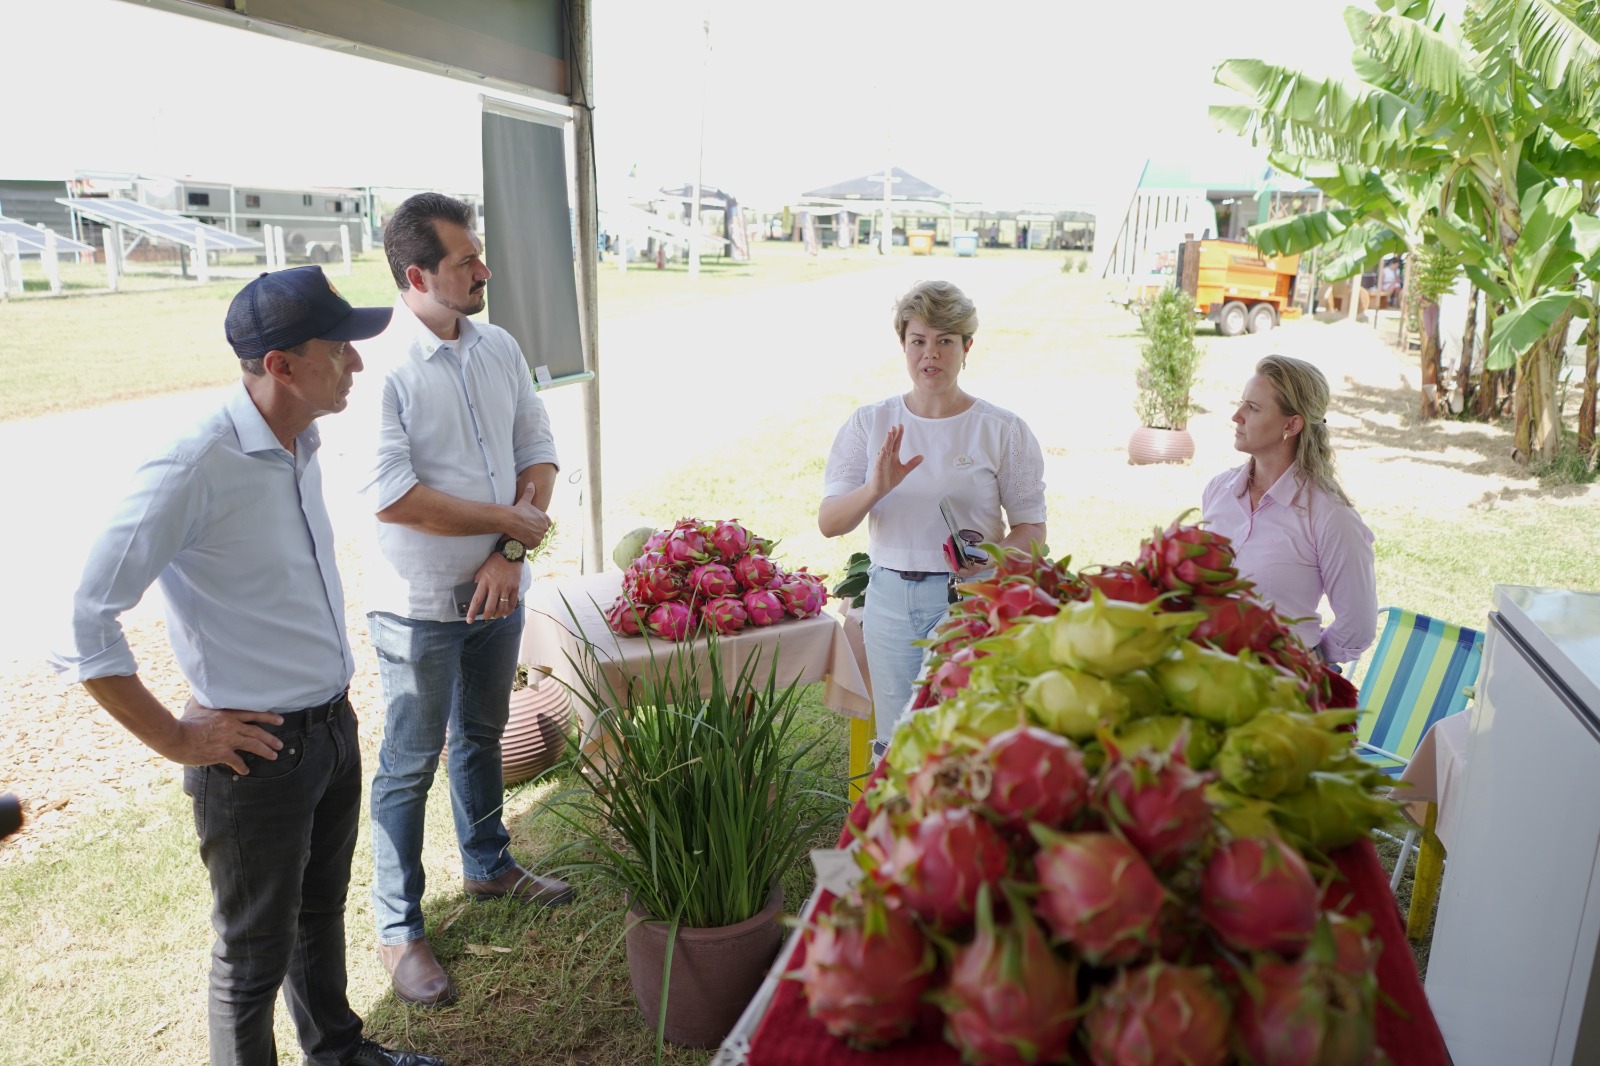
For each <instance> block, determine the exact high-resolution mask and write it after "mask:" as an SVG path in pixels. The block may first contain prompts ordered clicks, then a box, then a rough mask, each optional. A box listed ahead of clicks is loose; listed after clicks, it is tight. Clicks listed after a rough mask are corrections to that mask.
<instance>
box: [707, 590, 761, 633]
mask: <svg viewBox="0 0 1600 1066" xmlns="http://www.w3.org/2000/svg"><path fill="white" fill-rule="evenodd" d="M700 617H701V618H703V619H704V620H705V623H706V625H708V626H710V627H711V628H712V630H713V631H715V632H716V633H719V634H721V635H722V636H727V635H729V634H730V633H737V632H739V630H741V629H743V628H744V626H745V623H746V622H748V621H749V620H750V615H749V612H747V611H746V610H745V609H744V600H742V599H740V598H739V597H738V596H719V597H718V598H716V599H714V600H708V601H707V602H706V603H705V605H704V606H702V607H701V608H700Z"/></svg>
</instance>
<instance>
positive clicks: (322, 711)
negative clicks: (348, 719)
mask: <svg viewBox="0 0 1600 1066" xmlns="http://www.w3.org/2000/svg"><path fill="white" fill-rule="evenodd" d="M348 706H350V690H349V689H345V690H344V691H343V692H341V693H339V694H338V695H337V696H335V697H334V698H333V699H331V700H329V701H328V702H327V703H324V704H320V705H318V706H316V707H306V708H303V709H301V710H298V711H285V712H284V713H283V724H282V725H278V726H268V727H267V728H269V729H282V730H289V731H292V730H298V729H315V728H316V727H317V726H319V725H321V724H322V723H323V722H326V721H328V719H330V718H332V717H333V716H334V715H336V714H338V713H339V711H340V710H342V709H343V708H345V707H348Z"/></svg>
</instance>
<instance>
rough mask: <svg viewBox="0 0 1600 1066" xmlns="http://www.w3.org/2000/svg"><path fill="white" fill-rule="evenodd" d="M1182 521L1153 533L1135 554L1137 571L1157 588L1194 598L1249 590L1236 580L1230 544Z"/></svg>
mask: <svg viewBox="0 0 1600 1066" xmlns="http://www.w3.org/2000/svg"><path fill="white" fill-rule="evenodd" d="M1182 523H1183V517H1182V516H1180V517H1179V519H1178V521H1176V522H1174V523H1172V525H1170V526H1168V527H1167V528H1166V530H1165V531H1164V532H1163V531H1161V530H1157V531H1156V532H1155V533H1153V534H1152V535H1151V537H1150V539H1149V540H1147V541H1145V542H1144V546H1143V547H1142V548H1141V549H1140V550H1139V563H1138V566H1139V569H1140V570H1143V571H1144V572H1145V574H1146V575H1148V576H1149V578H1150V581H1151V583H1152V584H1154V585H1155V586H1156V587H1157V588H1159V589H1162V590H1163V591H1166V592H1178V593H1182V594H1184V595H1195V596H1226V595H1227V594H1228V593H1230V592H1237V591H1239V590H1241V589H1246V588H1249V587H1251V586H1250V582H1248V581H1242V580H1240V578H1239V568H1238V566H1236V565H1235V563H1234V552H1233V542H1232V541H1230V540H1229V539H1228V538H1227V537H1224V536H1223V535H1222V534H1220V533H1213V532H1211V531H1210V530H1209V529H1202V528H1201V527H1200V526H1198V525H1189V526H1186V525H1183V524H1182Z"/></svg>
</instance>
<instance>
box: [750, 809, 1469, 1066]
mask: <svg viewBox="0 0 1600 1066" xmlns="http://www.w3.org/2000/svg"><path fill="white" fill-rule="evenodd" d="M865 818H866V807H865V806H864V805H863V804H862V803H861V802H859V801H858V802H857V803H856V806H855V809H854V810H852V811H851V812H850V821H851V823H853V824H856V825H859V824H862V823H864V821H865ZM849 835H850V829H849V828H848V827H847V828H846V830H845V833H844V835H843V836H842V837H841V840H840V844H841V846H842V845H843V844H844V843H845V842H847V841H848V839H849ZM1333 859H1334V862H1335V864H1336V865H1337V867H1338V869H1339V872H1340V873H1341V874H1343V875H1344V880H1343V881H1340V882H1336V883H1335V884H1334V885H1332V886H1331V887H1330V888H1329V898H1330V901H1331V902H1333V903H1334V904H1335V905H1336V906H1337V907H1338V909H1339V910H1341V911H1343V912H1344V913H1346V914H1352V915H1353V914H1369V915H1371V916H1372V935H1373V936H1374V937H1376V938H1377V939H1378V941H1380V942H1381V944H1382V945H1383V950H1382V954H1381V955H1380V957H1379V959H1378V984H1379V986H1380V987H1381V988H1382V990H1383V993H1384V994H1383V995H1382V996H1380V997H1379V1003H1378V1018H1377V1030H1378V1046H1379V1047H1381V1048H1383V1050H1384V1051H1386V1052H1388V1054H1389V1058H1390V1059H1391V1060H1393V1061H1394V1062H1395V1063H1396V1064H1397V1066H1450V1056H1449V1053H1448V1052H1446V1051H1445V1046H1444V1038H1443V1037H1442V1036H1441V1035H1440V1034H1439V1026H1438V1023H1437V1022H1435V1021H1434V1018H1433V1012H1432V1011H1431V1010H1429V1008H1428V999H1427V995H1426V994H1425V993H1424V992H1423V989H1422V981H1421V979H1420V978H1419V977H1418V976H1417V965H1416V961H1415V959H1414V958H1413V957H1412V955H1411V947H1410V945H1409V944H1408V943H1407V941H1406V935H1405V927H1404V925H1403V924H1402V921H1401V917H1400V909H1399V907H1398V906H1396V904H1395V901H1394V896H1393V894H1392V893H1391V892H1390V891H1389V877H1388V875H1387V874H1386V873H1384V870H1383V866H1382V864H1381V863H1379V862H1378V852H1377V849H1376V848H1374V847H1373V846H1372V842H1371V841H1370V840H1363V841H1361V842H1360V843H1359V844H1353V845H1351V846H1350V847H1347V848H1343V849H1341V850H1340V851H1338V852H1335V853H1334V855H1333ZM831 901H832V897H831V896H829V895H828V894H827V893H823V895H822V896H821V897H820V899H819V902H818V906H819V907H826V906H827V905H828V904H830V903H831ZM804 959H805V946H804V944H801V945H799V946H797V947H796V948H795V951H794V954H793V956H792V957H791V958H790V960H789V969H790V971H793V970H794V969H795V968H797V967H798V966H799V965H800V964H801V962H803V961H804ZM941 1032H942V1022H941V1020H940V1018H939V1014H938V1011H937V1010H936V1009H935V1008H933V1007H928V1008H926V1009H925V1011H924V1013H923V1016H922V1018H921V1019H920V1020H919V1021H918V1024H917V1028H916V1030H915V1031H914V1032H913V1033H912V1034H911V1037H910V1038H909V1039H907V1040H904V1041H901V1042H900V1043H898V1044H895V1045H893V1046H892V1047H889V1048H884V1049H882V1050H879V1051H872V1052H865V1051H856V1050H854V1049H852V1048H851V1047H849V1046H848V1045H846V1044H845V1043H844V1042H843V1041H841V1040H835V1039H834V1038H833V1037H831V1036H829V1035H828V1033H827V1030H825V1029H823V1027H822V1026H821V1024H820V1023H818V1022H814V1021H812V1020H811V1018H810V1016H808V1015H807V1014H806V1004H805V999H804V997H803V996H802V995H801V992H800V984H799V982H797V981H782V982H780V983H779V986H778V990H777V993H776V995H775V996H774V997H773V1001H772V1005H771V1007H769V1008H768V1010H767V1013H766V1016H765V1017H764V1018H763V1019H762V1021H761V1025H760V1028H758V1029H757V1030H756V1034H755V1039H754V1040H753V1041H752V1042H751V1047H750V1055H749V1058H748V1064H749V1066H815V1064H816V1063H819V1062H826V1063H829V1064H830V1066H902V1064H905V1066H956V1064H957V1063H959V1062H960V1057H959V1056H958V1055H957V1053H956V1050H955V1049H954V1048H952V1047H951V1046H950V1045H948V1044H946V1043H945V1042H944V1038H943V1036H942V1035H941Z"/></svg>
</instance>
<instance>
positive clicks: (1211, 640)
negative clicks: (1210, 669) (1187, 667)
mask: <svg viewBox="0 0 1600 1066" xmlns="http://www.w3.org/2000/svg"><path fill="white" fill-rule="evenodd" d="M1194 606H1195V610H1197V611H1204V612H1205V613H1206V617H1205V621H1203V622H1201V623H1200V624H1199V625H1197V626H1195V627H1194V629H1193V630H1191V631H1190V633H1189V639H1190V640H1192V641H1194V642H1195V643H1197V644H1206V645H1209V646H1211V647H1213V648H1216V649H1217V650H1218V651H1222V652H1227V653H1228V654H1229V655H1238V654H1239V653H1240V652H1242V651H1244V650H1245V649H1247V648H1248V649H1249V650H1251V651H1254V652H1266V651H1268V650H1270V649H1271V648H1272V647H1273V646H1274V645H1275V644H1277V643H1278V642H1279V641H1281V640H1283V639H1284V637H1285V636H1287V634H1288V630H1286V629H1285V628H1284V627H1283V623H1282V622H1280V621H1278V616H1277V614H1276V613H1274V611H1273V610H1272V608H1271V607H1268V606H1267V605H1266V604H1264V603H1259V602H1257V601H1256V600H1253V599H1250V598H1249V597H1248V596H1196V597H1195V599H1194Z"/></svg>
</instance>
